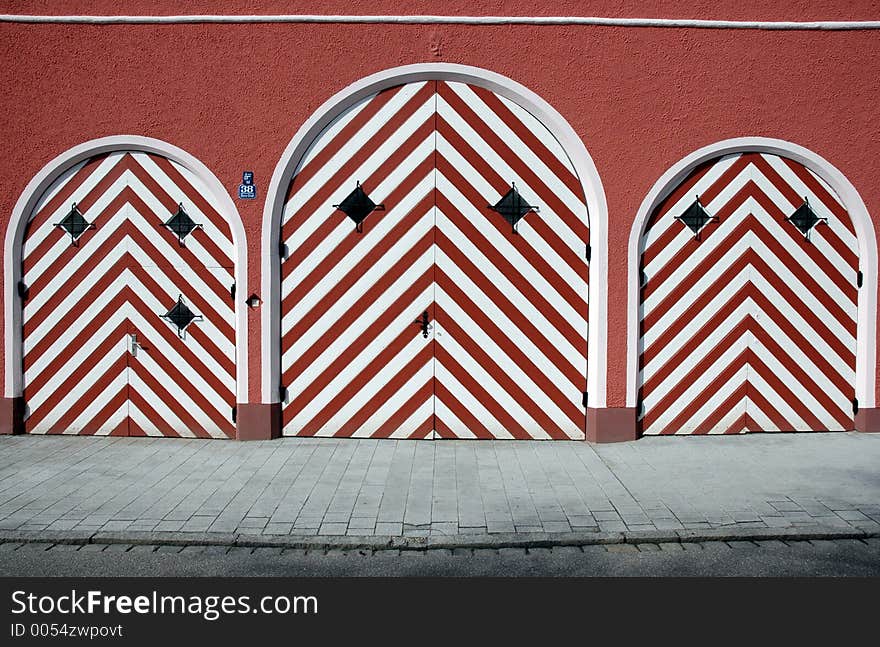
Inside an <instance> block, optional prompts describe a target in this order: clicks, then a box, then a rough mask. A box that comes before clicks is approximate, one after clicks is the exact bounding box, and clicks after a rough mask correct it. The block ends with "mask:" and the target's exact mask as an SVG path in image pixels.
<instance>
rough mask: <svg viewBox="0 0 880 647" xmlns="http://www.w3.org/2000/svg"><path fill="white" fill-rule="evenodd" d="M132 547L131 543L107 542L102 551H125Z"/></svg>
mask: <svg viewBox="0 0 880 647" xmlns="http://www.w3.org/2000/svg"><path fill="white" fill-rule="evenodd" d="M132 548H133V546H132V545H131V544H107V547H106V548H105V549H104V552H107V553H127V552H128V551H130V550H131V549H132Z"/></svg>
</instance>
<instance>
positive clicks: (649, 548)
mask: <svg viewBox="0 0 880 647" xmlns="http://www.w3.org/2000/svg"><path fill="white" fill-rule="evenodd" d="M636 545H637V546H638V549H639V551H640V552H642V553H656V552H658V551H659V550H660V546H659V545H658V544H636Z"/></svg>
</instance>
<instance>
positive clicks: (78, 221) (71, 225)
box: [53, 202, 95, 245]
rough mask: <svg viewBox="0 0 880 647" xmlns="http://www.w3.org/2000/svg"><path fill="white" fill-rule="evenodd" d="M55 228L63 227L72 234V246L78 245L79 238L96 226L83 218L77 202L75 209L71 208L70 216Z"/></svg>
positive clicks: (65, 217)
mask: <svg viewBox="0 0 880 647" xmlns="http://www.w3.org/2000/svg"><path fill="white" fill-rule="evenodd" d="M53 226H55V227H61V228H62V229H63V230H64V231H66V232H67V233H68V234H70V244H71V245H76V241H77V240H79V237H80V236H82V235H83V234H84V233H85V232H86V230H88V229H94V228H95V225H93V224H92V223H90V222H89V221H88V220H86V219H85V218H83V215H82V214H81V213H80V211H79V209H78V208H77V206H76V202H74V203H73V207H71V209H70V211H69V212H68V214H67V215H66V216H64V218H62V219H61V222H59V223H57V224H55V225H53Z"/></svg>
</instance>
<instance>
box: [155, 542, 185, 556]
mask: <svg viewBox="0 0 880 647" xmlns="http://www.w3.org/2000/svg"><path fill="white" fill-rule="evenodd" d="M182 550H183V546H175V545H173V544H168V545H163V546H159V548H158V549H157V550H156V552H157V553H172V554H177V553H179V552H181V551H182Z"/></svg>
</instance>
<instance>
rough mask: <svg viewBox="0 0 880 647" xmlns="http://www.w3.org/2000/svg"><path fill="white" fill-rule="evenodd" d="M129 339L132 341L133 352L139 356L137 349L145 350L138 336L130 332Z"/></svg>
mask: <svg viewBox="0 0 880 647" xmlns="http://www.w3.org/2000/svg"><path fill="white" fill-rule="evenodd" d="M128 340H129V341H130V342H131V354H132V355H133V356H135V357H137V349H138V348H140V349H141V350H145V349H144V347H143V346H141V345H140V342H138V336H137V334H135V333H128Z"/></svg>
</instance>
